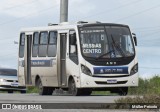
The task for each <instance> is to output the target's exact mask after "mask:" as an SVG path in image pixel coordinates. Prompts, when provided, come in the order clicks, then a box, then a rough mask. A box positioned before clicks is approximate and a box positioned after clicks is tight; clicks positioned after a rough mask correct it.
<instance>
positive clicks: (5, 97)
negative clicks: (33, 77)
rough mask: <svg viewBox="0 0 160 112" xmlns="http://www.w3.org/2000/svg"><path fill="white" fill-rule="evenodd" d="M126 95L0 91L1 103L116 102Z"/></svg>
mask: <svg viewBox="0 0 160 112" xmlns="http://www.w3.org/2000/svg"><path fill="white" fill-rule="evenodd" d="M124 97H127V96H118V95H117V96H69V95H68V96H64V95H61V96H60V95H59V96H57V95H52V96H40V95H38V94H18V93H16V94H15V93H14V94H7V93H0V103H114V101H115V100H117V99H119V98H124ZM130 97H133V96H130Z"/></svg>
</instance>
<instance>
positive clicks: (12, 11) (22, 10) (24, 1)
mask: <svg viewBox="0 0 160 112" xmlns="http://www.w3.org/2000/svg"><path fill="white" fill-rule="evenodd" d="M58 4H59V2H58V0H52V1H51V0H3V1H2V2H1V4H0V12H1V15H2V14H4V15H9V16H12V17H16V18H20V17H24V16H27V15H31V14H34V15H37V14H40V13H41V11H43V9H44V10H45V9H46V8H48V7H53V6H55V5H58ZM28 17H29V16H28Z"/></svg>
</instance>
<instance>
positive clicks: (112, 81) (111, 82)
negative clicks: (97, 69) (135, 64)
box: [107, 80, 117, 84]
mask: <svg viewBox="0 0 160 112" xmlns="http://www.w3.org/2000/svg"><path fill="white" fill-rule="evenodd" d="M107 83H108V84H116V83H117V80H107Z"/></svg>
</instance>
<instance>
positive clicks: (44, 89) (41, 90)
mask: <svg viewBox="0 0 160 112" xmlns="http://www.w3.org/2000/svg"><path fill="white" fill-rule="evenodd" d="M37 86H38V89H39V95H52V93H53V89H52V88H49V87H44V86H43V85H42V81H41V79H38V81H37Z"/></svg>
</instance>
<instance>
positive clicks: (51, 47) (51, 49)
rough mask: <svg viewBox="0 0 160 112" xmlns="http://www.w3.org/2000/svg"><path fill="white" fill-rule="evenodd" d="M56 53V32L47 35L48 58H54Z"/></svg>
mask: <svg viewBox="0 0 160 112" xmlns="http://www.w3.org/2000/svg"><path fill="white" fill-rule="evenodd" d="M56 52H57V32H55V31H51V32H50V33H49V44H48V57H55V56H56Z"/></svg>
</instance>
